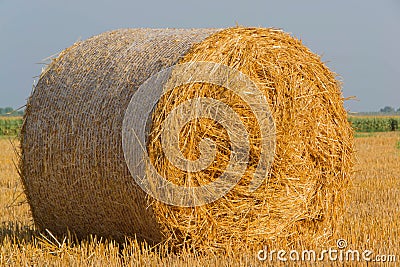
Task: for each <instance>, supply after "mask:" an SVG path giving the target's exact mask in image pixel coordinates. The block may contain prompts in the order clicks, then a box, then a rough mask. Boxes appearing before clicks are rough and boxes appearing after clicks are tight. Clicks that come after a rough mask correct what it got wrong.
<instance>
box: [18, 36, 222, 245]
mask: <svg viewBox="0 0 400 267" xmlns="http://www.w3.org/2000/svg"><path fill="white" fill-rule="evenodd" d="M215 31H216V30H213V29H193V30H190V29H188V30H185V29H181V30H178V29H125V30H116V31H112V32H107V33H103V34H100V35H98V36H95V37H92V38H90V39H88V40H86V41H83V42H79V43H76V44H74V45H73V46H72V47H70V48H68V49H66V50H65V51H63V52H62V53H61V54H60V55H59V57H58V58H56V59H55V60H54V61H53V62H52V63H51V64H50V66H49V67H48V68H47V69H46V70H45V72H44V73H43V74H42V75H41V77H40V80H39V82H38V84H37V86H36V88H35V91H34V93H33V94H32V96H31V97H30V99H29V101H28V104H27V109H26V114H25V118H24V120H25V123H24V125H23V129H22V134H21V148H22V162H21V171H22V180H23V183H24V185H25V191H26V194H27V197H28V201H29V204H30V206H31V210H32V214H33V218H34V220H35V223H36V224H37V225H38V226H39V228H41V229H49V230H50V231H51V232H52V233H53V234H60V235H61V234H64V233H66V231H67V229H69V230H70V231H72V232H74V233H75V234H76V235H77V236H78V237H86V236H87V235H89V234H97V235H100V236H106V237H113V238H115V239H117V240H120V241H123V240H124V236H125V235H127V236H135V235H136V236H138V237H139V238H140V239H146V240H148V241H150V242H152V241H153V242H159V241H160V240H161V239H162V237H163V235H162V233H161V232H160V228H159V226H158V223H157V221H156V219H155V216H154V211H153V210H152V208H151V207H148V203H147V202H146V195H145V193H144V192H143V191H142V190H141V189H140V188H139V187H138V186H137V185H136V184H135V182H134V180H133V179H132V177H131V175H130V173H129V171H128V169H127V167H126V164H125V161H124V155H123V150H122V144H121V131H122V130H121V128H122V122H123V117H124V113H125V109H126V107H127V105H128V103H129V101H130V99H131V97H132V95H133V94H134V92H135V90H136V89H137V88H138V87H139V86H140V85H141V84H142V83H143V82H144V81H145V80H146V79H147V78H149V77H150V76H151V75H152V74H154V73H156V72H158V71H159V70H161V69H162V68H165V67H168V66H171V65H173V64H175V63H176V62H177V61H178V60H179V59H180V57H181V56H182V55H183V54H185V53H186V52H187V51H188V50H189V49H190V48H191V47H192V46H193V45H194V44H195V43H197V42H200V41H202V40H203V39H204V38H205V37H207V36H209V35H210V34H211V33H214V32H215Z"/></svg>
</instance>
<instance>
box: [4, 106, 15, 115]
mask: <svg viewBox="0 0 400 267" xmlns="http://www.w3.org/2000/svg"><path fill="white" fill-rule="evenodd" d="M13 111H14V109H13V108H12V107H6V108H5V109H4V114H8V113H11V112H13Z"/></svg>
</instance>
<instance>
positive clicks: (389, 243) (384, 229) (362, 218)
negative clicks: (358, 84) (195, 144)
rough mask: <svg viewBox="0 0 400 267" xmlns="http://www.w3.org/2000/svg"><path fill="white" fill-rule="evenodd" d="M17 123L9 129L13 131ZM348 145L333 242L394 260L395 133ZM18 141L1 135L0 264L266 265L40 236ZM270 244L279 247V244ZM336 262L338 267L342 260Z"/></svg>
mask: <svg viewBox="0 0 400 267" xmlns="http://www.w3.org/2000/svg"><path fill="white" fill-rule="evenodd" d="M7 120H11V121H12V120H15V118H13V119H10V118H7ZM17 120H20V118H17ZM20 122H21V123H22V120H21V121H20ZM0 125H3V124H0ZM7 127H11V126H7ZM13 127H14V126H13ZM18 127H19V126H15V129H17V130H16V131H17V132H18ZM11 129H12V127H11ZM10 131H11V132H12V131H13V130H10ZM11 135H12V134H11ZM355 143H356V150H357V154H356V156H357V164H356V172H355V174H354V176H353V182H352V186H351V188H350V189H349V191H348V197H347V203H346V212H345V214H344V216H343V220H342V221H340V222H338V225H339V227H338V231H337V233H336V234H335V238H334V240H335V239H339V238H341V239H345V240H346V241H347V242H348V248H351V249H359V250H364V249H370V250H372V251H373V252H374V255H377V254H384V255H396V256H397V262H400V239H399V236H400V197H399V196H400V131H392V132H379V133H374V132H370V133H357V134H356V139H355ZM18 145H19V144H18V140H17V139H16V138H12V137H2V138H0V192H1V193H0V266H7V265H9V266H65V265H69V266H71V265H72V266H110V265H112V266H122V265H125V264H128V265H131V266H153V265H154V266H159V265H163V266H177V265H184V266H258V265H262V266H266V265H268V262H263V263H262V262H260V261H259V260H258V259H257V257H256V252H255V251H250V250H248V249H246V248H242V249H238V250H234V251H231V252H227V253H226V254H225V255H211V254H210V255H208V254H205V255H195V254H194V253H189V252H182V253H181V254H180V255H168V256H165V255H160V254H162V253H161V252H159V251H156V250H153V249H150V248H148V247H146V245H144V244H137V243H136V242H135V241H134V240H133V241H130V243H129V244H128V245H127V244H120V245H118V244H115V243H113V242H107V241H104V240H99V239H97V238H93V239H92V240H90V241H84V242H81V243H77V242H74V241H73V238H71V237H69V238H66V239H64V240H57V239H55V238H53V237H52V236H51V235H50V234H49V233H39V232H38V231H36V230H35V227H34V225H33V221H32V218H31V215H30V212H29V206H28V204H27V201H26V199H25V196H24V193H23V188H22V185H21V183H20V180H19V176H18V172H17V169H16V167H15V163H16V162H17V160H18V159H17V156H16V151H18ZM333 242H334V241H333ZM334 245H335V243H332V247H334ZM276 248H278V249H285V248H284V247H280V246H279V244H276ZM259 249H262V248H259ZM314 249H316V250H318V249H321V250H322V249H327V248H326V247H325V248H314ZM276 264H277V262H272V263H270V265H271V266H276ZM358 264H359V263H358ZM358 264H356V263H354V265H358ZM335 265H337V266H343V263H341V262H337V263H335ZM390 266H396V263H392V264H391V265H390Z"/></svg>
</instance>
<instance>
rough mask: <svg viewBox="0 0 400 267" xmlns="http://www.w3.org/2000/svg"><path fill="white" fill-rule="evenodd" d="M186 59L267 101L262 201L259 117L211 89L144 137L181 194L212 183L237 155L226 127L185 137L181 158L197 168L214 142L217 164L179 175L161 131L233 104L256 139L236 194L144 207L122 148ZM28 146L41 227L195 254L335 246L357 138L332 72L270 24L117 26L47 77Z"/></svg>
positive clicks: (193, 128) (30, 111) (200, 87)
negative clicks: (212, 102)
mask: <svg viewBox="0 0 400 267" xmlns="http://www.w3.org/2000/svg"><path fill="white" fill-rule="evenodd" d="M185 62H216V63H220V64H223V65H226V66H230V67H232V68H234V69H236V70H239V71H240V72H242V73H244V74H245V75H247V76H248V77H250V78H251V80H252V81H253V82H254V83H255V84H256V85H257V87H258V88H259V90H260V91H261V92H263V94H264V95H265V97H266V100H267V102H268V104H269V108H270V111H271V114H272V117H273V119H274V122H275V128H276V154H275V157H274V161H273V162H272V165H271V170H270V173H269V175H268V177H266V181H265V182H264V183H263V184H262V185H261V186H260V187H259V188H258V189H257V190H256V191H254V192H250V191H249V190H248V185H249V183H250V181H251V179H252V174H253V173H254V170H255V169H256V166H257V163H258V162H259V161H260V157H261V155H262V154H260V153H261V152H260V143H261V142H262V140H261V139H260V133H259V127H257V125H258V124H257V120H256V118H255V116H254V114H252V112H251V110H250V109H249V107H248V105H246V103H245V102H244V101H243V99H242V98H240V97H238V96H237V95H235V94H233V93H232V92H231V91H229V90H226V88H223V87H221V86H216V85H213V84H204V83H195V84H191V85H183V86H179V87H177V88H175V89H173V90H171V91H170V92H168V94H165V95H164V96H163V97H162V98H161V99H160V101H159V102H158V104H157V105H156V106H155V107H154V110H153V112H152V116H151V118H150V123H149V125H148V129H147V130H148V139H147V144H146V145H147V152H148V155H149V157H150V162H151V163H152V164H153V166H154V167H155V168H156V169H157V171H158V173H160V174H161V175H162V176H163V177H166V179H168V180H169V181H171V182H172V183H174V184H177V185H188V184H189V185H197V186H199V185H204V184H207V183H209V182H212V181H214V180H215V179H217V178H218V177H219V176H221V173H223V170H224V168H226V166H227V162H228V161H229V158H230V153H231V150H232V147H231V146H230V144H229V140H230V139H229V136H228V133H227V131H224V129H223V127H222V126H221V124H218V123H215V122H213V121H212V120H209V119H197V120H192V121H190V122H189V123H187V124H186V125H185V127H183V128H182V131H181V132H180V139H179V144H180V149H181V151H182V154H183V155H184V156H185V157H186V158H188V159H191V160H196V159H197V158H199V157H201V155H200V153H199V151H200V150H199V143H200V140H201V139H202V138H205V137H207V138H210V139H212V140H213V141H214V142H215V145H216V154H215V160H214V161H213V163H212V164H211V165H210V166H209V167H208V168H207V169H205V170H202V171H198V172H185V171H182V170H180V169H179V168H176V167H175V166H173V164H172V163H171V162H170V161H169V160H168V158H167V157H166V155H165V153H163V150H162V148H163V144H162V139H161V138H160V134H159V133H160V130H161V128H162V125H163V122H164V120H165V119H166V117H167V116H168V114H169V113H170V112H172V111H173V110H174V109H175V108H176V107H178V105H179V104H181V103H183V102H185V101H188V100H190V99H193V98H198V97H208V98H214V99H218V100H220V101H222V102H223V103H226V104H227V105H229V106H232V108H233V110H234V111H235V112H236V113H237V114H239V116H241V117H242V118H243V119H242V120H243V124H244V125H245V128H246V130H247V131H248V135H249V144H250V150H249V163H248V166H247V168H246V172H245V174H244V176H243V177H242V178H241V180H240V181H239V182H238V184H237V185H236V186H235V187H234V188H232V190H230V191H229V192H228V193H227V194H226V195H225V196H224V197H223V198H221V199H218V200H217V201H214V202H212V203H208V204H205V205H202V206H197V207H179V206H173V205H168V204H166V203H163V202H162V201H158V200H155V199H153V198H151V197H149V196H148V195H147V194H146V193H145V192H144V191H143V190H142V189H141V188H140V187H139V186H138V184H137V183H136V182H135V180H134V179H133V178H132V176H131V173H130V171H129V169H128V166H127V163H126V161H125V158H124V151H123V146H122V129H123V120H124V115H125V112H126V110H127V108H128V106H129V102H130V100H131V98H132V96H133V95H134V94H135V92H136V90H137V89H138V88H139V87H140V86H141V85H142V84H143V83H144V82H145V81H146V80H147V79H148V78H149V77H151V76H152V75H154V74H156V73H157V72H159V71H160V70H162V69H163V68H166V67H170V66H173V65H176V64H178V63H185ZM149 94H151V92H149ZM21 147H22V161H21V172H22V180H23V183H24V185H25V189H26V194H27V197H28V201H29V203H30V206H31V210H32V214H33V217H34V220H35V223H36V224H37V225H38V226H39V227H40V228H41V229H45V228H46V229H49V230H50V231H51V232H52V233H54V234H63V233H65V232H66V230H67V229H69V230H71V231H73V232H74V233H75V234H76V235H77V236H78V237H85V236H87V235H89V234H97V235H101V236H107V237H113V238H115V239H117V240H123V239H124V237H125V236H137V237H138V238H139V239H144V240H147V241H150V242H154V243H157V242H162V241H164V242H167V243H170V244H172V245H173V246H175V247H179V246H181V245H183V244H191V245H194V246H196V247H197V248H200V249H202V248H207V247H212V248H224V247H226V246H227V245H234V244H238V243H240V244H243V242H245V243H247V244H248V245H250V244H257V243H262V242H268V241H271V240H274V241H278V240H280V241H282V242H284V243H287V244H291V243H293V242H298V243H302V244H315V243H316V242H321V241H322V240H326V237H329V236H330V235H331V234H332V232H333V231H334V226H335V222H336V220H337V219H338V216H339V212H340V207H341V205H342V202H343V192H344V189H345V188H346V185H347V184H348V181H349V177H350V173H351V168H352V164H353V161H352V153H353V143H352V130H351V127H350V125H349V123H348V122H347V113H346V111H345V110H344V108H343V99H342V95H341V90H340V84H339V83H338V81H337V80H336V79H335V74H334V73H332V72H331V71H330V70H329V69H328V68H327V67H326V66H325V65H324V64H323V63H322V62H321V60H320V58H319V57H318V56H316V55H315V54H313V53H312V52H311V51H310V50H309V49H307V48H306V47H305V46H303V45H302V44H301V42H300V41H298V40H296V39H295V38H293V37H291V36H289V35H288V34H286V33H284V32H282V31H280V30H276V29H263V28H241V27H236V28H230V29H226V30H215V29H198V30H176V29H162V30H153V29H133V30H132V29H130V30H117V31H112V32H107V33H104V34H101V35H98V36H95V37H93V38H90V39H88V40H86V41H83V42H79V43H76V44H74V45H73V46H72V47H70V48H68V49H66V50H65V51H63V52H62V53H61V54H60V55H59V57H58V58H57V59H55V60H54V61H53V62H52V63H51V64H50V66H49V67H48V68H47V69H46V71H45V72H44V73H43V74H42V75H41V77H40V80H39V82H38V84H37V86H36V88H35V91H34V93H33V94H32V96H31V97H30V99H29V101H28V105H27V109H26V115H25V123H24V126H23V130H22V134H21Z"/></svg>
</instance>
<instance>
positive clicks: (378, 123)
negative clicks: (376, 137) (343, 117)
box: [349, 116, 400, 132]
mask: <svg viewBox="0 0 400 267" xmlns="http://www.w3.org/2000/svg"><path fill="white" fill-rule="evenodd" d="M349 121H350V123H351V125H352V126H353V128H354V130H355V131H356V132H390V131H399V130H400V116H398V117H364V116H359V117H357V116H350V117H349Z"/></svg>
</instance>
